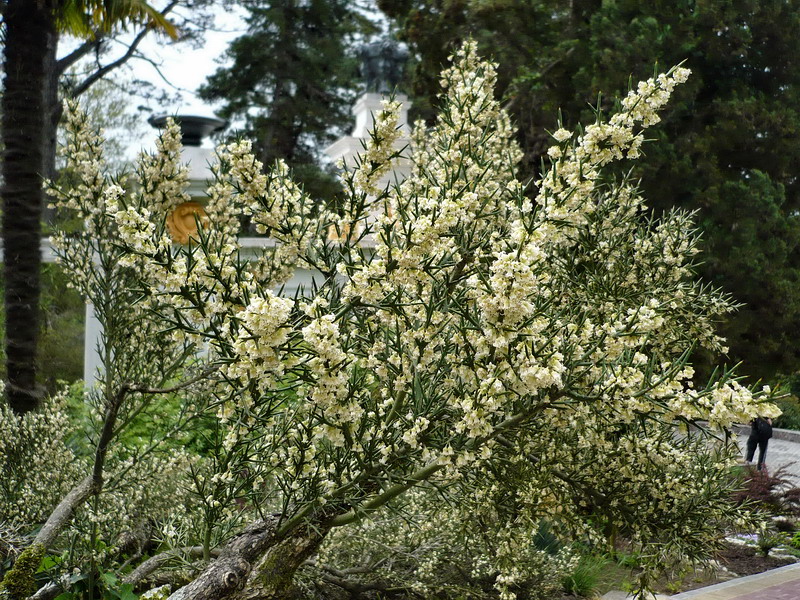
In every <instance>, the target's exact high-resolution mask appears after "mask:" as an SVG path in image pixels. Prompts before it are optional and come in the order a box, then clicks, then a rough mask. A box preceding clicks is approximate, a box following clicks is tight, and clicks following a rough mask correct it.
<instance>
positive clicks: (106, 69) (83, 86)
mask: <svg viewBox="0 0 800 600" xmlns="http://www.w3.org/2000/svg"><path fill="white" fill-rule="evenodd" d="M178 4H179V0H172V2H170V3H169V4H168V5H167V6H166V7H164V9H163V10H162V11H161V15H162V16H166V15H167V14H169V13H170V12H172V9H173V8H175V7H176V6H177V5H178ZM153 29H154V27H153V25H147V26H145V27H144V29H142V30H141V31H140V32H139V33H137V34H136V36H135V37H134V38H133V41H132V42H131V43H130V45H129V46H128V49H127V50H126V51H125V53H124V54H123V55H122V56H120V57H119V58H117V59H116V60H114V61H111V62H110V63H108V64H105V65H103V66H102V67H100V68H99V69H97V70H96V71H95V72H94V73H92V74H91V75H89V76H88V77H87V78H86V79H84V80H83V82H81V83H80V85H78V86H76V87H75V88H74V89H73V90H72V91H71V96H72V97H73V98H76V97H78V96H80V95H81V94H82V93H84V92H85V91H86V90H87V89H89V88H90V87H91V86H92V85H94V84H95V83H96V82H97V81H98V80H99V79H102V78H103V77H105V76H106V75H108V74H109V73H110V72H111V71H113V70H114V69H117V68H118V67H121V66H122V65H124V64H125V63H126V62H128V60H130V59H131V58H132V57H133V56H135V55H136V49H137V48H138V47H139V44H141V43H142V41H143V40H144V38H145V37H147V34H148V33H150V31H152V30H153ZM103 40H104V38H97V39H96V40H94V41H89V42H85V43H84V44H81V46H79V47H78V48H77V49H75V50H74V51H73V52H72V53H70V54H68V55H67V56H65V57H64V58H62V59H61V60H59V61H58V63H57V68H58V69H59V70H58V74H59V75H60V74H62V73H63V72H64V71H65V70H66V69H67V68H68V67H69V66H70V65H72V64H74V63H75V62H77V61H78V60H79V59H80V58H82V57H83V56H85V55H86V54H88V53H89V51H90V50H92V49H93V48H96V47H98V46H99V45H100V44H101V43H102V42H103ZM79 53H80V54H79ZM139 56H141V55H139ZM65 61H66V62H65ZM62 63H63V65H62Z"/></svg>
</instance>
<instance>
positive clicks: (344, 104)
mask: <svg viewBox="0 0 800 600" xmlns="http://www.w3.org/2000/svg"><path fill="white" fill-rule="evenodd" d="M243 6H244V8H245V9H246V10H247V12H248V15H247V17H246V22H247V25H248V33H247V34H245V35H243V36H241V37H239V38H237V39H236V40H234V41H233V42H232V43H231V46H230V48H229V49H228V51H227V53H226V55H225V58H227V59H228V60H229V61H231V62H232V64H231V65H230V66H226V67H221V68H219V69H218V70H217V71H216V73H214V74H213V75H211V76H210V77H209V78H208V81H207V83H206V84H205V85H204V86H202V87H201V88H200V97H201V98H204V99H205V100H209V101H221V102H222V103H223V104H222V108H221V109H220V110H219V114H220V115H221V116H223V117H226V118H229V119H231V120H233V122H234V125H235V126H236V127H237V128H238V129H239V130H240V132H241V133H243V134H244V135H246V136H247V137H249V138H251V139H252V140H253V141H254V143H255V153H256V156H257V157H258V159H259V160H260V161H261V162H262V163H263V164H264V165H267V166H269V165H271V164H272V163H273V162H274V161H275V160H276V159H278V158H281V159H283V160H285V161H286V163H287V164H288V165H289V166H290V167H291V168H292V169H293V170H294V172H295V173H296V176H297V179H298V181H299V182H300V183H302V184H303V185H304V187H305V189H306V190H307V191H308V192H309V193H310V194H311V195H312V196H313V197H314V198H328V199H330V198H332V197H334V195H335V194H336V193H337V190H338V188H337V183H336V180H335V178H334V177H333V176H331V175H330V174H329V173H326V172H324V171H323V170H322V169H321V168H320V166H319V164H320V161H319V157H320V149H321V148H322V147H324V146H325V145H326V144H327V143H329V142H332V141H333V139H334V138H335V136H336V135H338V134H340V133H341V131H342V128H344V127H345V126H347V125H348V124H350V122H351V115H350V107H351V104H352V100H353V98H354V94H355V91H356V89H357V87H358V80H357V61H356V57H355V49H354V43H355V41H356V40H358V39H359V37H360V35H361V34H364V33H367V32H371V31H373V30H374V29H375V26H374V25H373V24H372V23H370V22H369V20H368V19H367V18H366V17H364V15H363V14H362V13H361V12H360V10H359V7H358V5H357V4H356V3H353V2H348V1H346V0H310V1H300V0H277V1H270V2H266V1H257V2H245V3H243ZM239 125H241V127H238V126H239Z"/></svg>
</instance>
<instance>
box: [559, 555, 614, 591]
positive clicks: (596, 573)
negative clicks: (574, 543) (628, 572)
mask: <svg viewBox="0 0 800 600" xmlns="http://www.w3.org/2000/svg"><path fill="white" fill-rule="evenodd" d="M608 563H609V560H608V559H607V558H605V557H602V556H595V555H581V557H580V558H579V559H578V563H577V564H576V565H575V567H574V568H573V570H572V572H571V573H570V574H569V575H567V576H566V577H565V578H564V590H565V591H566V592H567V593H569V594H575V595H576V596H582V597H584V598H593V597H595V596H596V592H597V587H598V584H599V581H600V574H601V572H602V570H603V567H605V566H606V565H607V564H608Z"/></svg>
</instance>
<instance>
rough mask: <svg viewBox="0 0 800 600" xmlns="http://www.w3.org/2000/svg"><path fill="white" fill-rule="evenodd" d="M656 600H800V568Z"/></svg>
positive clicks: (619, 599) (619, 598) (621, 596)
mask: <svg viewBox="0 0 800 600" xmlns="http://www.w3.org/2000/svg"><path fill="white" fill-rule="evenodd" d="M603 600H630V596H628V595H627V594H625V593H624V592H609V593H607V594H605V595H604V596H603ZM656 600H800V564H794V565H787V566H785V567H780V568H778V569H773V570H771V571H766V572H765V573H759V574H758V575H750V576H749V577H739V578H738V579H731V580H730V581H725V582H723V583H718V584H716V585H710V586H708V587H704V588H700V589H697V590H692V591H690V592H683V593H681V594H676V595H674V596H664V595H661V594H659V595H658V596H656Z"/></svg>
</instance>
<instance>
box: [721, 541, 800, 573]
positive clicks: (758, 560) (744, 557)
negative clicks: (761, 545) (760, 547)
mask: <svg viewBox="0 0 800 600" xmlns="http://www.w3.org/2000/svg"><path fill="white" fill-rule="evenodd" d="M719 562H720V564H721V565H722V566H723V567H725V568H726V569H728V570H729V571H731V572H732V573H736V574H737V575H738V576H740V577H744V576H746V575H755V574H756V573H763V572H764V571H769V570H770V569H777V568H778V567H783V566H784V565H788V564H791V563H793V562H796V561H794V560H792V559H791V558H784V557H777V556H762V555H761V554H760V553H757V552H756V551H755V549H754V548H748V547H746V546H739V545H735V544H729V545H728V548H727V549H726V550H725V551H724V552H723V553H722V555H721V556H720V559H719Z"/></svg>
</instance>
